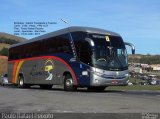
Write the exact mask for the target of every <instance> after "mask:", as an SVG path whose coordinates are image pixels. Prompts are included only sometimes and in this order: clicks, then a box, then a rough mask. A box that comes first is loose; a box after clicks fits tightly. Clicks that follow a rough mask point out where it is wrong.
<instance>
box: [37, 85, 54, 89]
mask: <svg viewBox="0 0 160 119" xmlns="http://www.w3.org/2000/svg"><path fill="white" fill-rule="evenodd" d="M52 86H53V85H40V88H42V89H52Z"/></svg>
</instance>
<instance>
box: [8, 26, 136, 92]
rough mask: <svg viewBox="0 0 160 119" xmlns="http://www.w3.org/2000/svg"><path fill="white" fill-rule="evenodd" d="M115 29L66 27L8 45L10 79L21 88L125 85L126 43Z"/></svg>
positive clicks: (102, 87) (95, 87)
mask: <svg viewBox="0 0 160 119" xmlns="http://www.w3.org/2000/svg"><path fill="white" fill-rule="evenodd" d="M125 45H129V46H131V49H132V54H134V52H135V48H134V46H133V45H132V44H131V43H127V42H124V41H123V39H122V37H121V36H120V35H119V34H117V33H114V32H111V31H108V30H104V29H99V28H91V27H80V26H74V27H67V28H64V29H61V30H58V31H55V32H51V33H48V34H45V35H42V36H38V37H36V38H33V39H31V40H27V41H25V42H22V43H18V44H14V45H12V46H11V47H10V48H9V58H8V62H9V63H8V80H9V82H11V83H13V84H15V85H17V87H19V88H24V87H30V86H32V85H39V86H40V87H41V88H47V89H50V88H52V86H53V85H62V86H63V87H64V90H66V91H73V90H76V89H77V88H78V87H87V88H88V89H94V90H99V91H102V90H104V89H105V88H106V87H107V86H126V85H127V81H128V76H129V75H128V62H127V51H126V46H125Z"/></svg>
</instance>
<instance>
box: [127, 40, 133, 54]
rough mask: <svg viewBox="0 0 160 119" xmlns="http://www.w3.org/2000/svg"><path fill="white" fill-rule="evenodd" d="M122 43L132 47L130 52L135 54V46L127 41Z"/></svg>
mask: <svg viewBox="0 0 160 119" xmlns="http://www.w3.org/2000/svg"><path fill="white" fill-rule="evenodd" d="M124 44H125V45H128V46H130V47H131V49H132V54H135V46H134V45H133V44H131V43H128V42H124Z"/></svg>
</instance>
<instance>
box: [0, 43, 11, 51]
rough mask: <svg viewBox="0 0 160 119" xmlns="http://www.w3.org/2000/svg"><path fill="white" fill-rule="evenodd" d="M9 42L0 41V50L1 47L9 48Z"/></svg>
mask: <svg viewBox="0 0 160 119" xmlns="http://www.w3.org/2000/svg"><path fill="white" fill-rule="evenodd" d="M9 46H10V45H9V44H5V43H0V51H1V50H2V49H3V48H9Z"/></svg>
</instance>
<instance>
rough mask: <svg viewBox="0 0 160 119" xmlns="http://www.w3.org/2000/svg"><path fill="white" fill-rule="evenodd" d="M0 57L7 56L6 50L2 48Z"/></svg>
mask: <svg viewBox="0 0 160 119" xmlns="http://www.w3.org/2000/svg"><path fill="white" fill-rule="evenodd" d="M0 55H2V56H8V48H3V49H2V50H1V51H0Z"/></svg>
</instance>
